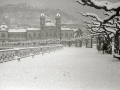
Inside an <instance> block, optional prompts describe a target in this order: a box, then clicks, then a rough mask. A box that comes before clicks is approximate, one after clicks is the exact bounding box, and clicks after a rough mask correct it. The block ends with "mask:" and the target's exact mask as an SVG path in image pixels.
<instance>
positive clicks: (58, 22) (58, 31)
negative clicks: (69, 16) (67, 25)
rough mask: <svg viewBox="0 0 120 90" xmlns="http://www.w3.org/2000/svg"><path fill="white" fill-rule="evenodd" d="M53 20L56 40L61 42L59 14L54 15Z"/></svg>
mask: <svg viewBox="0 0 120 90" xmlns="http://www.w3.org/2000/svg"><path fill="white" fill-rule="evenodd" d="M55 19H56V31H57V38H58V39H60V40H61V16H60V14H59V13H58V14H57V15H56V17H55Z"/></svg>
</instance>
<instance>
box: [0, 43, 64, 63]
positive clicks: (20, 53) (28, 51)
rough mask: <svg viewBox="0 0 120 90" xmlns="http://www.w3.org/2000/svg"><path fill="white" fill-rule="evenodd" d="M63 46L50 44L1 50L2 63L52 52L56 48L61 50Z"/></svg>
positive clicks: (0, 59) (0, 58)
mask: <svg viewBox="0 0 120 90" xmlns="http://www.w3.org/2000/svg"><path fill="white" fill-rule="evenodd" d="M62 48H63V46H62V45H49V46H39V47H28V48H15V49H5V50H0V63H3V62H7V61H11V60H20V59H21V58H25V57H29V56H34V55H38V54H44V53H50V52H53V51H56V50H61V49H62Z"/></svg>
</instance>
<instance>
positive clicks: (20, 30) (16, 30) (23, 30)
mask: <svg viewBox="0 0 120 90" xmlns="http://www.w3.org/2000/svg"><path fill="white" fill-rule="evenodd" d="M8 32H26V29H21V28H18V29H9V30H8Z"/></svg>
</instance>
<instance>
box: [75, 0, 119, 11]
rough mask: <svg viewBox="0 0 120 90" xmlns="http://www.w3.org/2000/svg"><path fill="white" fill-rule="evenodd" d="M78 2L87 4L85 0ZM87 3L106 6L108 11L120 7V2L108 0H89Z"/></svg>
mask: <svg viewBox="0 0 120 90" xmlns="http://www.w3.org/2000/svg"><path fill="white" fill-rule="evenodd" d="M77 2H78V3H80V4H82V5H85V1H82V0H77ZM87 3H88V4H89V5H91V4H93V5H95V6H98V7H100V8H106V9H107V11H109V10H114V9H117V8H118V7H120V2H116V3H111V2H108V1H97V0H89V1H87Z"/></svg>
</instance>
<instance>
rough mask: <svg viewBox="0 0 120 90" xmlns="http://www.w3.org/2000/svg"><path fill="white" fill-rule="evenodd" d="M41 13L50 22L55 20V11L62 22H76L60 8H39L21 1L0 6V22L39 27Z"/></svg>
mask: <svg viewBox="0 0 120 90" xmlns="http://www.w3.org/2000/svg"><path fill="white" fill-rule="evenodd" d="M41 13H44V14H45V15H46V17H47V18H50V19H51V21H52V22H55V16H56V14H57V13H60V15H61V18H62V20H61V22H62V23H76V22H78V21H77V19H76V18H74V17H73V16H72V15H69V14H67V13H65V12H64V11H62V10H60V9H51V8H45V9H40V8H38V7H33V6H31V5H28V4H26V3H21V4H7V5H4V6H0V23H3V21H4V22H6V23H8V24H9V25H10V26H17V25H21V26H24V27H39V26H40V25H39V23H40V14H41Z"/></svg>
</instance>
